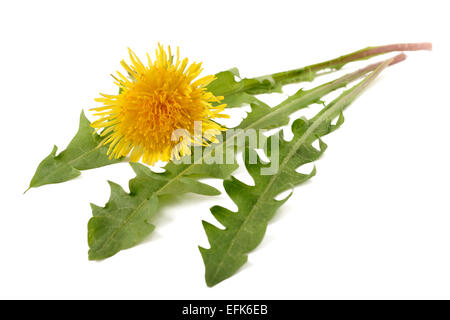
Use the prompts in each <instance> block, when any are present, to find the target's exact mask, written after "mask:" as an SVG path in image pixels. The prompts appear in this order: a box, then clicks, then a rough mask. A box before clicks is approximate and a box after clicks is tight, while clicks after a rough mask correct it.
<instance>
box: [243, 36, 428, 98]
mask: <svg viewBox="0 0 450 320" xmlns="http://www.w3.org/2000/svg"><path fill="white" fill-rule="evenodd" d="M431 49H432V44H431V43H429V42H424V43H397V44H390V45H385V46H377V47H367V48H364V49H361V50H358V51H354V52H352V53H349V54H346V55H343V56H340V57H338V58H335V59H331V60H328V61H324V62H320V63H317V64H313V65H309V66H306V67H303V68H300V69H293V70H288V71H283V72H277V73H273V74H269V75H265V76H261V77H257V78H254V79H255V80H259V81H261V80H264V79H273V81H274V82H277V83H279V84H280V85H286V84H290V83H296V82H302V81H312V80H313V79H314V78H315V77H316V76H319V75H322V74H323V73H322V74H317V72H318V71H322V70H326V69H331V70H339V69H340V68H342V67H343V66H344V65H346V64H347V63H350V62H355V61H360V60H366V59H370V58H372V57H375V56H378V55H382V54H385V53H389V52H396V51H418V50H431ZM253 87H255V85H254V84H252V83H249V84H248V85H247V86H246V87H243V88H241V91H246V92H248V93H252V94H258V93H262V92H259V91H258V88H256V89H255V90H254V89H253Z"/></svg>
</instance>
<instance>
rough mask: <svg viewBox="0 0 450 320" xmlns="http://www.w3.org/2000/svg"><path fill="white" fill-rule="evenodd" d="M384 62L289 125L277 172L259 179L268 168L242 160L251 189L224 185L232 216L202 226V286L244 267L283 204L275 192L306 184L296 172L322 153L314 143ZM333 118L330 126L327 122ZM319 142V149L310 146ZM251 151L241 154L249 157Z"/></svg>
mask: <svg viewBox="0 0 450 320" xmlns="http://www.w3.org/2000/svg"><path fill="white" fill-rule="evenodd" d="M389 63H390V61H387V62H385V63H383V64H382V65H380V66H379V67H378V68H377V69H376V70H375V71H374V72H373V73H371V74H370V75H368V76H367V77H366V78H365V79H364V80H363V81H361V82H360V83H359V84H358V85H356V86H355V87H353V88H351V89H350V90H347V91H345V92H344V93H343V94H341V95H340V96H339V97H338V98H337V99H336V100H334V101H333V102H332V103H330V105H329V106H327V107H326V108H325V109H324V110H323V111H321V112H320V113H319V114H318V115H317V116H315V117H314V118H313V119H311V120H309V121H308V120H304V119H298V120H296V121H295V122H294V123H293V125H292V131H293V133H294V137H293V139H292V140H291V141H286V140H284V138H283V137H282V136H281V139H279V144H278V145H279V167H278V170H277V171H276V172H275V173H274V174H272V175H262V174H261V172H262V170H263V169H267V168H269V167H270V166H271V164H270V163H263V162H261V160H258V162H257V163H256V164H251V163H250V162H249V156H247V157H246V158H245V159H244V161H245V164H246V168H247V171H248V172H249V174H250V175H251V177H252V178H253V180H254V185H253V186H250V185H247V184H245V183H243V182H241V181H239V180H237V179H236V178H231V179H230V180H225V181H224V188H225V190H226V192H227V194H228V195H229V196H230V198H231V199H232V200H233V202H234V203H235V204H236V205H237V207H238V211H237V212H232V211H230V210H228V209H226V208H223V207H220V206H215V207H212V208H211V213H212V214H213V216H214V217H215V218H216V219H217V221H219V222H220V223H221V224H222V225H223V226H224V227H225V229H219V228H217V227H216V226H214V225H212V224H210V223H208V222H205V221H204V222H203V226H204V229H205V232H206V235H207V237H208V240H209V243H210V248H209V249H205V248H202V247H200V248H199V249H200V253H201V255H202V258H203V261H204V264H205V280H206V283H207V285H208V286H214V285H216V284H218V283H220V282H221V281H223V280H225V279H227V278H229V277H231V276H232V275H233V274H234V273H236V272H237V271H238V270H239V269H240V268H241V266H242V265H244V264H245V263H246V262H247V257H248V253H249V252H250V251H252V250H253V249H255V248H256V247H257V246H258V244H259V243H260V242H261V241H262V239H263V237H264V234H265V231H266V228H267V226H268V223H269V221H270V220H271V219H272V217H273V216H274V214H275V212H276V211H277V209H278V208H279V207H280V206H281V205H282V204H283V203H284V202H285V201H286V200H287V199H288V197H286V198H284V199H283V200H276V199H275V197H276V196H278V195H279V194H280V193H282V192H284V191H286V190H290V189H292V188H293V187H294V186H296V185H299V184H301V183H303V182H304V181H306V180H308V179H310V178H311V177H312V176H313V175H314V174H315V169H314V170H313V171H312V172H311V173H310V174H301V173H298V172H297V170H298V168H300V167H301V166H302V165H304V164H306V163H310V162H313V161H315V160H317V159H318V158H319V157H320V156H321V155H322V153H323V152H324V151H325V149H326V145H325V143H324V142H322V141H321V140H320V137H323V136H324V135H326V134H329V133H330V132H332V131H334V130H336V129H337V128H338V127H339V126H340V125H341V124H342V123H343V121H344V118H343V116H342V111H343V110H344V108H346V107H347V106H348V105H349V104H350V103H351V102H352V101H353V100H354V99H355V98H356V97H357V96H358V95H359V94H360V93H361V92H362V90H364V88H366V87H367V85H368V84H369V83H371V82H372V81H373V80H374V79H375V78H376V77H377V76H378V74H379V73H380V72H381V71H382V70H383V69H384V68H385V67H387V65H388V64H389ZM336 117H339V118H338V121H337V123H336V124H334V125H333V124H332V120H333V119H335V118H336ZM273 139H276V140H278V135H274V136H271V137H270V138H269V139H268V141H267V145H268V147H267V150H268V151H267V152H268V156H269V157H271V156H272V152H273V150H272V149H271V148H270V146H271V145H272V141H271V140H273ZM317 139H319V149H318V150H317V149H315V148H314V147H313V146H312V143H313V142H314V141H316V140H317ZM252 152H254V151H253V150H247V153H252Z"/></svg>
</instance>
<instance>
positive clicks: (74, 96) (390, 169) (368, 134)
mask: <svg viewBox="0 0 450 320" xmlns="http://www.w3.org/2000/svg"><path fill="white" fill-rule="evenodd" d="M445 3H446V2H445V1H420V2H419V1H376V2H371V3H368V2H364V1H327V2H320V1H291V2H290V1H267V2H266V1H254V2H253V1H221V2H219V1H72V2H69V1H8V2H6V1H5V2H2V4H1V9H0V30H1V42H0V46H1V50H0V70H1V77H0V88H1V95H0V97H1V102H0V104H1V125H0V130H1V132H0V139H1V140H0V141H1V158H0V162H1V163H0V172H1V183H0V188H1V189H0V191H1V192H0V199H1V202H0V206H1V207H0V208H1V209H0V298H143V299H166V298H184V299H190V298H193V299H196V298H199V299H200V298H202V299H206V298H207V299H216V298H224V299H227V298H232V299H240V298H253V299H258V298H267V299H281V298H287V299H316V298H325V299H329V298H340V299H348V298H359V299H366V298H375V299H378V298H387V299H391V298H447V299H448V298H450V203H449V184H450V182H449V181H450V169H449V167H448V165H449V162H450V152H449V142H448V139H449V138H450V136H449V129H448V121H449V118H450V105H449V102H448V93H447V92H448V85H449V81H448V77H449V73H448V71H449V70H448V59H449V56H450V55H449V50H448V49H449V45H448V30H450V28H449V27H450V26H449V21H448V18H447V16H446V13H448V9H446V8H445V7H444V6H445ZM158 41H160V42H161V43H162V44H165V45H168V44H171V45H172V46H177V45H179V46H180V48H181V53H182V55H183V56H187V57H190V58H191V59H192V60H196V61H203V62H204V67H205V73H204V74H205V75H206V74H209V73H216V72H218V71H222V70H225V69H228V68H231V67H235V66H237V67H239V68H240V70H241V74H242V75H244V76H247V77H250V76H258V75H263V74H267V73H272V72H277V71H282V70H287V69H292V68H296V67H301V66H304V65H307V64H311V63H315V62H320V61H323V60H328V59H330V58H334V57H336V56H338V55H341V54H344V53H347V52H350V51H353V50H357V49H360V48H363V47H366V46H369V45H381V44H390V43H396V42H422V41H431V42H433V46H434V49H433V51H432V52H412V53H409V54H408V56H409V57H408V59H407V61H405V62H403V63H401V64H400V65H397V66H395V67H392V68H389V69H388V70H386V71H385V72H384V73H383V74H382V76H381V77H380V79H378V80H377V81H376V83H374V85H372V86H371V87H370V89H369V90H368V91H366V92H365V93H364V94H363V95H362V96H361V97H360V98H359V99H358V100H357V101H356V102H355V103H354V104H353V105H352V106H351V107H350V108H349V109H348V110H347V112H346V122H345V124H344V125H343V127H342V128H341V129H340V130H338V131H337V132H335V133H333V134H332V135H330V136H329V137H326V139H325V141H326V142H327V143H328V145H329V149H328V150H327V151H326V154H325V155H324V157H323V158H321V159H320V160H319V161H318V162H317V163H316V164H317V170H318V172H317V176H316V177H314V178H313V179H312V180H311V181H310V182H309V183H307V184H305V185H303V186H301V187H298V188H296V189H295V192H294V195H293V196H292V198H291V199H290V200H289V201H288V202H287V203H286V205H284V206H283V207H282V209H281V210H280V211H279V212H278V214H277V216H276V218H275V219H274V221H273V223H271V224H270V226H269V228H268V230H267V234H266V237H265V239H264V241H263V243H262V244H261V245H260V246H259V247H258V248H257V250H255V251H254V252H252V253H251V254H250V255H249V263H248V264H247V265H246V266H245V267H244V268H242V270H241V271H240V272H239V273H238V274H236V275H235V276H234V277H232V278H230V279H228V280H226V281H225V282H223V283H221V284H219V285H217V286H216V287H214V288H207V287H206V285H205V283H204V280H203V276H204V275H203V273H204V268H203V262H202V259H201V257H200V254H199V252H198V248H197V245H202V246H207V245H208V244H207V240H206V237H205V235H204V232H203V229H202V225H201V220H202V219H206V220H208V221H211V222H214V220H213V218H212V217H211V215H210V213H209V207H211V206H212V205H216V204H220V205H224V206H227V207H228V208H231V209H234V208H235V206H234V205H233V204H232V203H231V202H230V201H229V200H228V199H227V196H226V195H224V194H223V195H221V196H218V197H215V198H207V197H204V196H198V195H186V196H183V197H179V199H178V201H177V202H176V203H173V204H170V205H167V206H165V207H164V208H162V210H161V211H160V213H161V214H160V217H159V218H158V219H157V221H156V226H157V228H156V230H155V232H154V234H153V235H151V236H150V238H149V240H148V241H146V242H145V243H143V244H141V245H139V246H137V247H135V248H133V249H130V250H126V251H122V252H120V253H119V254H117V255H116V256H114V257H112V258H110V259H107V260H105V261H103V262H89V261H88V259H87V250H88V246H87V240H86V239H87V235H86V234H87V227H86V224H87V221H88V219H89V218H90V215H91V212H90V207H89V202H93V203H96V204H98V205H103V204H104V203H105V202H106V201H107V199H108V196H109V189H108V186H107V183H106V180H107V179H110V180H113V181H115V182H118V183H120V184H121V185H122V186H124V187H125V188H126V189H127V182H128V180H129V179H130V178H132V177H133V176H134V175H133V173H132V171H131V169H130V167H129V166H128V165H127V164H120V165H115V166H110V167H105V168H102V169H97V170H93V171H87V172H84V173H83V174H82V177H81V178H78V179H76V180H74V181H70V182H67V183H64V184H60V185H49V186H44V187H41V188H38V189H32V190H30V191H29V192H28V193H27V194H26V195H22V192H23V191H24V190H25V189H26V188H27V186H28V183H29V180H30V178H31V177H32V175H33V173H34V171H35V169H36V166H37V165H38V163H39V162H40V161H41V160H42V159H43V158H44V157H45V156H47V155H48V153H49V152H50V151H51V149H52V146H53V144H56V145H58V146H59V148H60V150H63V149H64V147H65V146H66V145H67V143H68V142H69V140H70V139H71V138H72V136H73V135H74V133H75V132H76V129H77V122H78V117H79V113H80V110H81V109H82V108H84V110H88V108H90V107H93V106H95V105H96V104H95V102H94V98H96V97H97V96H98V93H99V92H105V93H108V92H113V93H114V92H116V91H115V90H116V88H114V85H113V84H112V79H111V77H110V74H111V73H113V72H115V71H116V70H119V69H120V65H119V61H120V60H121V59H123V58H126V56H127V47H130V48H132V49H134V50H135V51H136V53H137V54H138V55H141V56H142V55H143V54H144V53H145V52H147V51H150V52H151V53H153V50H154V48H155V46H156V45H157V42H158ZM354 66H355V65H351V66H348V67H347V68H346V69H345V70H346V71H347V70H350V69H353V68H354ZM323 80H325V79H323ZM320 81H322V80H320ZM304 86H305V87H310V86H311V85H310V84H305V85H304ZM296 88H298V86H297V87H295V88H287V89H286V92H287V93H292V92H295V89H296ZM286 96H287V95H286V94H283V95H275V96H271V97H267V96H266V97H262V99H264V101H267V102H269V103H271V104H272V105H274V104H275V103H276V102H278V101H281V100H282V99H283V98H285V97H286ZM317 110H318V109H317V108H316V109H314V108H312V109H311V110H309V111H307V112H306V114H307V115H309V114H312V111H317ZM308 112H309V113H308ZM89 117H90V115H89ZM90 119H92V117H90ZM237 176H238V177H239V178H242V179H244V180H245V181H249V179H248V177H247V176H246V175H245V172H240V173H238V175H237ZM211 183H212V184H213V185H214V186H216V187H218V188H221V182H220V181H214V180H212V181H211ZM221 190H222V189H221Z"/></svg>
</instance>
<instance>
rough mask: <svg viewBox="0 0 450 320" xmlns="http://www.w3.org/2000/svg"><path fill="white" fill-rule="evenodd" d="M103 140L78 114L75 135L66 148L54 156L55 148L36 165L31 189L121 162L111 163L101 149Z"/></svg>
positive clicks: (83, 116) (102, 148)
mask: <svg viewBox="0 0 450 320" xmlns="http://www.w3.org/2000/svg"><path fill="white" fill-rule="evenodd" d="M101 141H102V138H100V136H99V135H98V134H96V133H95V132H94V129H93V128H92V127H91V126H90V122H89V120H88V119H87V118H86V116H85V115H84V112H81V115H80V122H79V128H78V132H77V134H76V135H75V137H74V138H73V139H72V141H71V142H70V143H69V145H68V146H67V148H66V149H65V150H64V151H62V152H61V153H59V154H58V155H56V151H57V150H58V148H57V147H56V146H54V147H53V150H52V152H51V153H50V154H49V155H48V156H47V157H46V158H45V159H44V160H42V162H41V163H40V164H39V166H38V167H37V169H36V173H35V174H34V176H33V178H32V179H31V182H30V188H36V187H39V186H42V185H46V184H51V183H60V182H64V181H68V180H70V179H73V178H75V177H77V176H79V175H80V170H88V169H94V168H99V167H103V166H107V165H110V164H113V163H117V162H120V161H121V160H110V159H109V158H108V156H107V155H106V151H107V147H105V146H100V142H101Z"/></svg>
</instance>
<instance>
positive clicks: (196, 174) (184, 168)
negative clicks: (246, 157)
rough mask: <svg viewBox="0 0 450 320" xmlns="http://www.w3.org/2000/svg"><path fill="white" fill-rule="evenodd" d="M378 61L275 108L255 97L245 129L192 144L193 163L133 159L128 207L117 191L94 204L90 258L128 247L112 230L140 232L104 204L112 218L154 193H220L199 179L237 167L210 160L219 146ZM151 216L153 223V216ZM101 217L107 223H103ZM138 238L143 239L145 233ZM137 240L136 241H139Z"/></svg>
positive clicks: (127, 215) (130, 214)
mask: <svg viewBox="0 0 450 320" xmlns="http://www.w3.org/2000/svg"><path fill="white" fill-rule="evenodd" d="M377 66H378V64H376V65H372V66H369V67H367V68H364V69H361V70H358V71H356V72H353V73H350V74H348V75H345V76H343V77H341V78H339V79H336V80H334V81H331V82H329V83H326V84H324V85H321V86H318V87H317V88H314V89H311V90H305V91H303V90H300V91H298V92H297V93H296V94H294V95H293V96H291V97H289V98H288V99H286V100H285V101H284V102H282V103H280V104H279V105H278V106H276V107H274V108H270V107H269V106H267V105H266V104H264V103H263V102H261V101H259V100H258V99H256V98H255V100H254V102H253V103H252V104H251V108H252V111H251V112H250V113H249V114H248V116H247V118H246V119H244V121H242V123H241V124H240V125H239V126H238V127H237V128H236V129H242V130H235V131H233V133H232V134H230V135H227V134H226V133H224V134H223V136H222V141H221V142H220V143H218V144H213V145H211V146H209V147H206V148H200V151H202V152H201V153H200V154H199V156H196V155H197V153H196V152H195V150H193V153H192V156H191V157H190V158H189V160H190V163H186V164H184V163H181V164H176V163H174V162H170V163H168V164H167V165H166V167H165V170H166V171H165V172H163V173H155V172H153V171H151V170H150V169H149V168H148V167H146V166H144V165H140V164H137V163H131V166H132V168H133V170H134V171H135V173H136V177H135V178H133V179H132V180H130V182H129V187H130V193H129V194H127V193H123V192H117V193H118V194H120V195H121V198H120V201H123V203H124V204H125V208H124V207H123V206H121V204H120V202H119V201H117V197H116V196H114V194H113V193H112V194H111V198H110V200H109V201H108V203H107V204H106V206H105V207H104V208H100V207H97V206H93V207H92V208H93V218H91V221H92V220H93V221H96V222H95V223H92V222H91V221H90V222H89V225H88V239H89V246H90V251H89V258H90V259H93V260H98V259H104V258H107V257H109V256H112V255H114V254H116V253H117V252H118V251H120V250H122V249H123V248H128V247H129V246H128V245H129V243H130V242H129V241H127V242H126V243H124V244H121V241H122V238H116V237H114V236H112V235H113V234H120V235H122V234H123V233H135V232H141V231H140V229H138V230H136V231H134V230H133V228H132V227H129V226H128V224H123V223H118V224H117V225H116V228H111V226H110V220H103V219H102V220H99V221H98V219H97V215H98V212H99V210H100V211H102V212H107V216H108V217H110V219H112V220H114V219H118V220H120V221H122V220H123V221H133V220H134V216H135V214H136V212H140V210H142V209H143V208H148V207H149V206H151V205H152V203H151V202H150V199H152V198H153V197H160V196H162V195H165V196H170V195H179V194H183V193H187V192H192V193H197V194H202V195H216V194H218V193H219V192H218V191H217V190H216V189H215V188H213V187H211V186H209V185H207V184H204V183H201V182H199V181H198V180H197V179H199V178H201V177H210V178H218V179H225V178H227V177H229V175H230V174H231V173H232V172H233V171H234V170H235V169H236V168H237V164H236V163H231V164H217V163H212V164H208V162H207V160H208V159H210V157H212V156H213V155H214V153H215V152H219V151H222V152H224V150H226V149H227V148H231V147H233V148H234V147H235V144H234V143H233V142H234V141H236V139H239V138H242V137H243V136H245V134H246V131H245V130H246V129H268V128H273V127H279V126H284V125H286V124H288V122H289V115H290V114H291V113H293V112H295V111H297V110H299V109H302V108H306V107H307V106H309V105H310V104H312V103H315V102H318V101H319V100H320V98H322V97H323V96H324V95H326V94H328V93H330V92H332V91H334V90H336V89H338V88H341V87H343V86H345V85H346V84H348V83H349V82H351V81H354V80H356V79H358V78H360V77H361V76H363V75H364V74H366V73H367V72H369V71H372V70H374V69H375V68H376V67H377ZM185 160H186V158H185ZM112 192H113V190H112ZM153 209H154V210H155V211H152V212H156V210H157V208H156V205H155V208H153ZM147 221H148V222H149V223H151V219H150V220H147ZM102 223H104V224H105V226H102ZM132 226H135V224H132ZM122 229H124V230H122ZM152 230H153V229H150V228H149V229H148V233H147V234H150V232H151V231H152ZM132 238H133V239H138V237H134V236H133V237H132ZM105 239H106V240H107V241H108V242H111V244H98V243H102V242H103V241H105ZM139 239H141V240H142V238H139ZM134 244H137V242H134ZM98 248H101V250H100V251H101V252H98V251H99V249H98Z"/></svg>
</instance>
